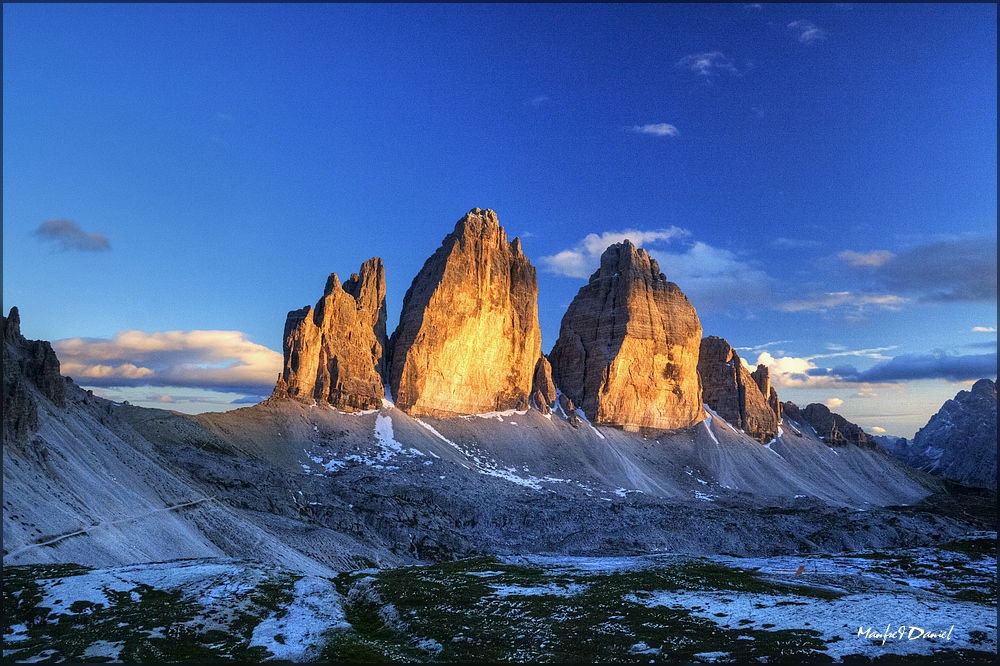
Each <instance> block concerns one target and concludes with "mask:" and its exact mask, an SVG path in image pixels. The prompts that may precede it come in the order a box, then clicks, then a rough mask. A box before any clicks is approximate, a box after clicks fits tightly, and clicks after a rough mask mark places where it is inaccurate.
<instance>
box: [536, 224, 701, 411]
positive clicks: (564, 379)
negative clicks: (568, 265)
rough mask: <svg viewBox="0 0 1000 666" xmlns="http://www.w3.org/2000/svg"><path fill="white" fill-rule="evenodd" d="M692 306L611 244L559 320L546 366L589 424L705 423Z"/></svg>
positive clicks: (633, 251) (652, 267)
mask: <svg viewBox="0 0 1000 666" xmlns="http://www.w3.org/2000/svg"><path fill="white" fill-rule="evenodd" d="M700 340H701V322H700V321H699V320H698V314H697V312H695V309H694V306H692V305H691V303H690V301H688V299H687V297H686V296H685V295H684V294H683V293H682V292H681V290H680V289H679V288H678V287H677V285H675V284H674V283H672V282H667V281H666V278H665V277H664V276H663V275H662V274H661V273H660V272H659V266H658V265H657V263H656V261H655V260H654V259H652V258H651V257H650V256H649V254H648V253H647V252H646V251H645V250H643V249H641V248H637V247H636V246H635V245H634V244H633V243H632V242H631V241H628V240H626V241H623V242H621V243H616V244H614V245H612V246H610V247H608V248H607V249H606V250H605V251H604V253H603V254H602V255H601V266H600V268H599V269H598V270H597V271H596V272H595V273H594V274H593V275H591V276H590V280H589V281H588V283H587V284H586V285H584V286H583V287H581V288H580V291H579V292H578V293H577V295H576V297H575V298H574V299H573V302H572V303H571V304H570V306H569V309H568V310H567V311H566V314H565V315H564V316H563V320H562V324H561V326H560V330H559V339H558V340H557V341H556V344H555V346H554V347H553V348H552V352H551V353H550V354H549V361H550V362H551V363H552V377H553V380H554V381H555V383H556V385H557V386H558V387H559V388H560V389H561V390H562V392H563V394H564V395H566V396H567V398H568V399H569V400H570V401H572V403H573V404H574V405H575V406H577V407H579V408H581V409H583V411H584V413H585V414H586V415H587V417H588V418H589V419H590V420H591V421H593V422H594V423H599V424H605V425H616V426H622V427H623V428H626V429H629V430H636V429H638V428H641V427H647V428H657V429H664V430H666V429H673V428H681V427H686V426H690V425H693V424H695V423H698V422H699V421H701V420H703V419H704V418H705V414H704V409H703V408H702V403H701V387H700V385H699V382H698V374H697V371H696V367H697V363H698V346H699V343H700Z"/></svg>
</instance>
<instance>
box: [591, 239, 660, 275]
mask: <svg viewBox="0 0 1000 666" xmlns="http://www.w3.org/2000/svg"><path fill="white" fill-rule="evenodd" d="M621 276H626V279H641V280H648V281H650V282H653V281H658V282H666V281H667V278H666V277H665V276H664V275H663V274H662V273H660V265H659V264H658V263H657V262H656V259H653V258H652V257H650V256H649V253H648V252H646V251H645V250H643V249H642V248H639V247H636V246H635V245H634V244H633V243H632V241H630V240H628V239H627V238H626V239H625V240H623V241H622V242H620V243H615V244H614V245H611V246H609V247H608V249H607V250H605V251H604V254H602V255H601V267H600V268H599V269H597V272H596V273H595V274H594V275H591V276H590V279H591V280H593V279H594V278H595V277H596V278H597V279H607V278H615V277H621Z"/></svg>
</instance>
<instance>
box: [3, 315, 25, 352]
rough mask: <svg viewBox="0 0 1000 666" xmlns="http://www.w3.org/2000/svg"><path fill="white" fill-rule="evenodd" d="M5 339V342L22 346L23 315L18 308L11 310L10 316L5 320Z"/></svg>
mask: <svg viewBox="0 0 1000 666" xmlns="http://www.w3.org/2000/svg"><path fill="white" fill-rule="evenodd" d="M3 339H4V342H10V343H12V344H20V342H21V340H22V337H21V313H19V312H18V311H17V308H16V307H13V308H11V309H10V314H9V315H7V316H6V317H4V319H3Z"/></svg>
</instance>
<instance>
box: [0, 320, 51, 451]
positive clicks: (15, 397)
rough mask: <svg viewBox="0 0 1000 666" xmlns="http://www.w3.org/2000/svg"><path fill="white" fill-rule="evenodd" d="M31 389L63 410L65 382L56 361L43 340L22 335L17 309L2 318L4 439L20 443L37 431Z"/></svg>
mask: <svg viewBox="0 0 1000 666" xmlns="http://www.w3.org/2000/svg"><path fill="white" fill-rule="evenodd" d="M31 386H34V388H35V389H37V390H38V392H40V393H41V395H43V396H44V397H45V398H48V399H49V400H50V401H51V402H52V404H54V405H56V406H57V407H65V406H66V379H65V378H63V376H62V375H61V374H60V373H59V359H58V358H57V357H56V353H55V351H53V349H52V345H50V344H49V343H48V342H47V341H45V340H28V339H26V338H25V337H24V336H23V335H21V315H20V313H19V312H18V310H17V308H16V307H12V308H11V309H10V314H9V315H8V316H6V317H4V318H3V436H4V440H5V441H6V440H8V439H12V440H13V439H22V438H23V437H24V436H25V435H27V434H28V433H29V432H34V431H35V430H37V429H38V404H37V402H36V401H35V398H34V397H33V396H32V391H31V388H30V387H31Z"/></svg>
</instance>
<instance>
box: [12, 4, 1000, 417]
mask: <svg viewBox="0 0 1000 666" xmlns="http://www.w3.org/2000/svg"><path fill="white" fill-rule="evenodd" d="M3 11H4V35H3V38H4V45H3V48H4V81H3V86H4V137H3V138H4V203H3V215H4V222H3V225H4V226H3V229H4V292H3V299H4V307H5V308H9V307H10V306H11V305H17V306H18V307H19V308H20V310H21V314H22V318H23V320H24V328H25V333H26V334H28V335H29V337H37V338H44V339H52V340H57V339H61V338H69V337H99V338H110V337H111V336H113V335H114V334H115V333H116V332H118V331H120V330H124V329H136V330H142V331H147V332H153V331H167V330H236V331H242V332H243V333H245V334H247V336H248V337H249V338H250V339H251V340H252V341H254V342H256V343H259V344H262V345H265V346H266V347H269V348H270V349H273V350H279V351H280V349H281V332H282V326H283V321H284V316H285V314H286V312H287V311H288V310H291V309H295V308H298V307H301V306H303V305H305V304H307V303H309V304H313V303H315V302H316V300H317V299H318V298H319V296H320V295H321V292H322V287H323V284H324V283H325V278H326V275H327V274H328V273H330V272H337V273H338V274H340V276H341V277H342V278H346V277H347V276H348V275H350V273H351V272H353V271H356V270H357V268H358V266H359V265H360V264H361V262H362V261H364V260H365V259H367V258H369V257H371V256H375V255H377V256H380V257H382V258H383V260H384V261H385V264H386V268H387V282H388V308H389V326H390V331H391V330H392V328H393V327H394V325H395V323H396V320H397V319H398V312H399V309H400V307H401V304H402V297H403V294H404V292H405V290H406V288H407V287H408V286H409V283H410V280H411V279H412V278H413V276H414V275H416V273H417V271H418V270H419V268H420V266H421V265H422V264H423V262H424V260H425V259H426V258H427V257H428V256H430V255H431V253H433V251H434V250H435V249H436V248H437V246H438V245H439V244H440V241H441V239H442V238H443V237H444V235H445V234H446V233H448V232H449V231H451V229H452V228H453V226H454V223H455V222H456V221H457V220H458V219H459V218H460V217H461V216H462V215H463V214H464V213H465V212H466V211H468V210H469V209H470V208H473V207H477V206H478V207H484V208H492V209H494V210H495V211H496V212H497V214H498V216H499V218H500V222H501V224H502V225H504V226H505V228H506V229H507V232H508V235H509V236H510V237H511V238H513V237H514V236H520V237H521V239H522V241H523V246H524V250H525V253H526V254H527V255H528V256H529V258H531V260H532V262H533V263H534V264H535V265H536V266H537V267H538V268H539V273H538V276H539V315H540V320H541V324H542V330H543V348H544V350H545V351H548V350H549V349H550V348H551V346H552V344H554V342H555V339H556V336H557V335H558V327H559V321H560V319H561V317H562V314H563V313H564V311H565V308H566V306H567V305H568V304H569V302H570V300H572V297H573V295H574V294H575V293H576V291H577V289H579V287H580V286H581V285H582V284H583V280H582V279H580V278H575V277H566V276H563V275H559V274H557V273H554V272H552V271H550V270H546V266H547V264H546V262H545V261H544V260H543V259H542V258H543V257H547V256H553V255H556V254H557V253H558V252H560V251H563V250H566V249H572V248H574V247H575V246H576V245H577V244H578V243H580V242H581V241H582V240H583V238H584V237H585V236H586V235H587V234H590V233H595V234H598V235H600V234H602V233H604V232H607V231H621V230H625V229H637V230H640V231H652V230H656V229H663V228H669V227H671V226H676V227H680V228H682V229H685V230H687V231H688V232H689V234H688V235H687V236H685V237H683V238H677V239H674V240H672V241H668V242H661V243H659V244H656V243H652V244H649V245H648V248H649V249H650V250H651V251H653V252H654V254H655V253H656V252H657V251H659V252H661V253H675V254H683V253H686V252H690V251H691V248H692V247H693V246H694V244H695V243H703V244H705V245H706V246H708V247H709V248H711V250H712V251H713V252H715V254H714V255H713V256H716V257H719V256H724V257H728V258H729V260H730V263H729V264H727V265H728V266H729V267H730V268H733V266H736V267H737V268H738V269H739V270H741V271H744V273H738V275H737V277H736V278H735V283H736V284H743V286H747V285H749V287H754V289H756V288H757V287H761V288H762V289H763V291H761V290H760V289H757V290H756V291H754V289H749V287H748V290H747V292H746V293H743V292H741V290H740V289H735V290H734V289H731V288H729V287H727V286H726V285H731V284H734V283H733V282H732V280H730V282H726V281H725V280H723V281H722V283H721V284H722V290H721V292H722V293H721V294H720V293H719V290H716V292H714V293H713V292H711V290H708V291H705V290H700V287H698V286H697V285H694V284H693V283H691V282H690V280H692V279H693V278H692V277H691V275H692V272H691V270H690V269H686V270H683V271H679V272H678V269H676V268H675V267H672V266H671V265H670V263H669V262H666V261H661V267H662V269H663V271H664V272H665V273H666V274H667V276H668V278H670V279H674V280H675V281H677V282H678V284H679V285H680V287H681V289H682V290H685V292H686V293H688V294H689V296H691V298H692V302H693V303H694V304H695V306H696V308H698V311H699V314H700V315H701V318H702V324H703V327H704V329H705V333H706V335H708V334H715V335H721V336H723V337H726V338H727V339H729V340H730V342H732V343H733V344H734V345H735V346H737V347H756V346H760V345H765V344H767V343H770V342H778V341H780V342H781V344H780V345H779V346H772V347H769V348H768V349H772V350H774V349H779V348H780V349H781V351H783V352H784V353H785V355H789V356H795V357H811V356H814V355H817V354H820V353H823V352H824V351H828V350H829V349H830V348H831V346H837V347H838V348H839V347H843V348H844V349H846V350H862V349H870V348H887V347H891V350H890V351H886V352H884V355H885V356H887V357H893V356H897V355H900V354H945V355H959V356H961V355H970V354H974V353H975V354H982V353H983V350H982V346H983V343H990V342H992V344H993V347H992V352H993V354H994V359H995V349H996V347H995V341H996V338H995V332H993V333H989V332H986V333H985V334H984V333H975V332H972V328H973V327H976V326H979V327H983V328H994V329H995V327H996V295H995V294H996V290H995V274H996V263H995V243H996V240H995V239H996V223H997V217H996V215H997V208H996V193H997V187H996V185H997V179H996V147H997V137H996V127H997V115H996V63H997V58H996V6H995V5H989V4H979V5H866V4H861V5H763V6H761V7H754V6H747V5H740V4H734V5H708V6H705V5H652V4H651V5H516V4H503V5H451V4H449V5H409V4H407V5H320V4H306V5H290V6H289V5H267V4H255V5H236V6H234V5H202V4H178V5H63V4H51V5H5V6H4V10H3ZM798 21H808V22H809V23H811V24H813V25H814V26H815V27H816V28H817V29H818V30H820V31H821V33H819V34H820V38H818V39H816V40H815V41H811V42H803V41H801V40H800V39H799V36H800V35H801V29H799V28H794V27H790V25H791V24H795V22H798ZM798 25H803V24H798ZM706 53H720V54H722V56H721V57H719V58H718V59H716V62H717V63H718V64H719V65H721V66H715V67H713V68H711V69H710V71H709V73H707V74H701V73H699V72H697V71H694V70H692V69H691V67H690V66H689V65H685V64H684V63H685V62H686V61H685V58H686V57H688V56H692V55H698V54H706ZM658 123H669V124H670V125H673V126H674V127H675V128H676V129H677V135H676V136H656V135H653V134H648V133H642V132H637V131H635V128H637V127H642V126H644V125H649V124H658ZM50 218H65V219H71V220H73V221H75V222H76V223H77V224H79V226H80V227H81V228H82V229H84V230H85V231H86V232H90V233H101V234H104V235H105V236H106V237H107V238H108V239H109V242H110V245H111V250H110V251H106V252H78V251H64V250H61V249H60V248H59V247H58V246H57V245H56V244H53V243H51V242H46V241H45V239H40V238H39V237H38V236H37V234H35V233H34V232H35V230H36V229H38V227H39V225H41V223H42V222H43V221H45V220H47V219H50ZM970 239H971V242H972V243H973V244H974V245H975V246H978V247H980V248H983V247H985V248H987V249H988V248H989V247H990V243H992V244H993V245H992V247H993V248H994V258H993V260H992V271H993V283H994V284H993V292H992V298H990V296H989V294H988V293H987V294H986V295H985V297H984V296H983V295H982V294H979V295H978V296H975V297H972V298H969V297H965V298H963V299H960V300H952V301H950V302H927V301H928V300H929V299H928V297H927V287H926V284H924V283H921V279H922V278H921V276H919V275H911V274H909V273H908V274H907V275H905V276H903V277H902V278H899V277H897V278H895V279H894V280H889V279H888V278H886V277H885V276H882V277H880V276H879V269H878V268H877V267H860V268H859V267H851V266H849V265H848V263H847V262H846V261H845V260H843V259H842V258H838V256H837V255H838V253H840V252H843V251H845V250H851V251H855V252H859V253H867V252H871V251H875V250H884V251H887V252H890V253H893V254H894V255H897V256H904V255H905V254H906V253H907V252H911V251H914V250H917V249H919V248H922V247H926V246H931V245H933V244H934V243H940V242H946V243H947V242H961V241H970ZM935 247H937V246H935ZM949 247H950V246H949ZM945 250H946V251H945V254H947V252H948V251H949V250H948V249H947V248H945ZM720 253H721V254H720ZM973 254H975V253H973ZM948 256H951V255H948ZM957 256H961V253H960V252H958V253H957ZM977 261H979V263H976V262H977ZM983 261H986V260H983V259H982V257H979V256H973V257H972V258H971V263H969V264H968V265H963V263H962V262H961V261H956V262H955V265H954V270H955V272H956V274H961V273H962V271H963V270H969V267H970V266H971V267H973V268H977V269H982V267H983V266H985V270H986V271H987V272H988V271H989V269H990V265H989V262H988V261H986V264H983V263H982V262H983ZM747 271H748V272H747ZM739 275H745V276H749V277H746V279H742V278H740V277H739ZM684 278H686V279H687V280H689V283H688V285H686V284H685V281H684ZM705 279H706V282H705V284H706V285H709V286H711V285H710V284H709V283H711V280H712V278H711V276H709V277H707V278H705ZM699 284H700V283H699ZM921 284H923V286H921ZM727 291H728V293H729V294H730V296H731V297H730V298H728V299H727V298H726V297H725V294H726V293H727ZM840 292H850V293H851V294H859V293H868V294H881V295H885V294H896V295H899V296H900V297H904V298H906V299H908V300H907V301H906V302H905V303H904V304H902V305H900V306H899V307H898V308H896V309H892V310H889V309H884V308H880V307H877V306H871V305H867V306H837V307H829V308H826V309H825V310H823V311H820V310H817V309H808V310H800V311H788V310H789V308H788V307H787V304H788V303H789V302H792V301H796V300H802V299H806V298H807V297H810V296H816V295H818V294H824V293H826V294H829V293H840ZM699 294H701V300H699ZM748 294H751V295H752V296H748ZM939 300H940V299H939ZM970 345H971V346H970ZM975 345H979V347H975ZM756 354H757V352H756V351H750V350H748V351H746V353H745V354H744V355H745V356H746V357H747V358H748V360H750V361H751V362H755V361H756ZM775 355H777V354H775ZM839 360H843V359H839ZM839 360H838V359H831V360H830V361H829V362H826V361H820V360H817V363H820V364H821V365H829V366H831V367H832V366H833V365H835V363H834V362H833V361H838V362H839ZM853 360H854V361H856V362H857V363H856V364H857V365H858V367H859V368H862V367H868V366H871V365H872V364H874V363H875V362H876V360H877V359H871V358H867V357H858V358H855V359H853ZM992 367H993V371H992V376H995V374H996V370H995V360H994V361H993V366H992ZM987 370H988V368H987ZM932 379H933V378H928V379H927V381H924V382H923V383H920V382H916V383H912V384H908V385H907V386H909V387H910V388H909V389H908V390H909V391H910V393H908V394H906V395H905V396H902V397H901V395H897V402H898V401H902V402H903V403H906V404H907V405H912V404H914V401H915V400H916V399H915V398H914V397H913V394H914V392H917V393H919V394H920V395H921V396H923V397H922V398H920V400H922V401H923V403H921V405H922V406H921V407H920V408H919V409H916V410H915V409H912V408H910V407H909V406H907V407H905V408H904V407H900V408H899V411H900V413H903V412H906V413H907V416H906V418H908V419H909V421H906V423H905V424H903V423H902V422H901V421H900V422H899V423H900V425H899V426H898V427H894V428H893V427H889V428H888V429H889V430H890V431H892V432H899V433H900V434H907V433H908V434H912V431H913V430H915V429H916V427H919V426H920V425H922V424H923V423H924V422H926V419H927V417H928V416H929V415H930V413H931V412H933V411H934V409H936V406H939V405H940V403H941V402H942V401H943V399H945V398H947V397H951V396H952V395H954V393H955V392H956V391H957V390H958V389H959V388H962V387H963V386H962V385H958V384H954V383H947V382H944V381H940V380H934V381H932ZM927 387H931V388H927ZM903 388H905V387H902V385H900V386H897V387H895V388H893V389H890V390H887V391H884V392H883V393H884V395H886V396H887V395H889V394H896V393H900V391H902V389H903ZM810 390H812V389H810ZM815 391H819V389H815ZM815 391H814V393H807V392H803V393H801V394H800V397H799V398H797V399H798V400H801V401H803V402H805V401H811V400H825V399H827V398H830V397H838V396H839V398H840V399H842V400H844V401H845V402H844V406H843V407H842V408H841V409H840V411H841V412H843V413H845V415H847V416H849V417H852V416H853V417H854V418H856V419H859V421H860V422H862V424H863V425H865V424H868V425H869V426H870V425H874V424H877V418H876V417H877V416H878V413H879V412H878V410H874V411H873V410H872V408H871V405H873V404H874V403H873V402H872V401H871V400H867V401H865V400H856V401H855V400H852V399H851V397H852V396H853V395H854V394H855V393H857V388H856V387H846V386H845V388H844V389H843V390H840V391H837V390H833V389H825V390H824V392H815ZM928 391H930V393H928ZM904 393H905V391H904ZM786 395H788V396H790V397H792V396H795V395H796V394H795V389H789V392H788V393H787V394H782V397H783V398H784V397H786ZM793 399H795V398H794V397H793ZM918 402H919V401H918ZM924 403H926V404H924ZM852 405H854V407H853V408H852ZM879 405H880V409H882V410H883V411H885V410H886V409H888V408H889V407H890V405H889V403H888V402H880V403H879ZM852 410H853V411H852ZM865 410H867V411H865ZM928 410H930V411H928ZM910 412H914V413H910ZM916 412H919V413H916ZM900 418H902V417H900ZM887 427H888V426H887Z"/></svg>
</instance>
